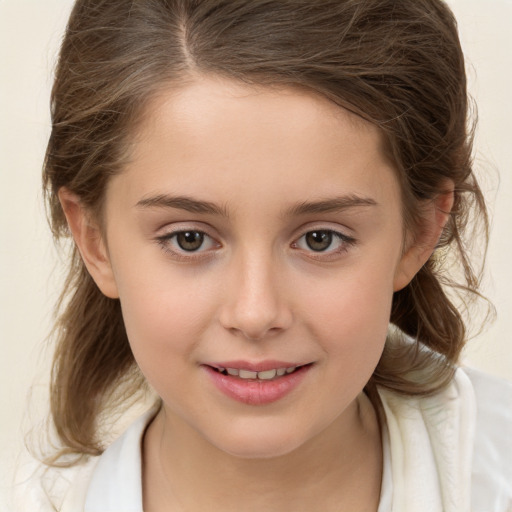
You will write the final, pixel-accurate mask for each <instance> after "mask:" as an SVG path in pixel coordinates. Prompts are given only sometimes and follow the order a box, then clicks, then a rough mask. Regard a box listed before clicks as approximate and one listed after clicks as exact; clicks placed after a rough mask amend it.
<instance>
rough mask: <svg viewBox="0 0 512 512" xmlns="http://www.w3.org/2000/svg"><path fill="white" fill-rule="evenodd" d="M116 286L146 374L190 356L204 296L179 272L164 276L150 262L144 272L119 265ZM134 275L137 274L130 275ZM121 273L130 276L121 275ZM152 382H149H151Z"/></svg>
mask: <svg viewBox="0 0 512 512" xmlns="http://www.w3.org/2000/svg"><path fill="white" fill-rule="evenodd" d="M119 274H120V275H119V279H118V289H119V295H120V302H121V308H122V312H123V319H124V322H125V327H126V332H127V335H128V340H129V342H130V346H131V348H132V351H133V354H134V357H135V359H136V361H137V363H138V364H139V366H140V367H141V370H142V371H143V373H144V374H146V376H147V377H149V380H150V382H151V380H152V379H151V377H150V375H149V374H158V372H159V369H161V368H166V371H167V372H168V371H169V369H170V368H171V367H174V369H173V371H176V372H179V371H180V368H178V367H176V365H175V364H173V361H176V360H182V359H183V358H184V357H185V358H187V357H189V358H191V355H190V354H191V353H192V352H193V350H194V346H195V344H196V343H197V340H199V339H200V338H201V333H202V332H203V331H204V329H205V328H206V326H205V317H206V316H207V315H206V314H205V311H204V309H205V307H202V306H201V304H203V305H204V300H205V298H204V297H205V296H204V294H200V293H198V291H197V290H195V289H190V282H188V285H189V286H183V285H182V283H181V280H180V278H179V276H176V275H174V276H171V277H169V276H167V275H166V274H165V271H159V270H158V269H157V268H155V267H154V266H153V269H152V271H147V272H145V273H141V272H140V271H139V272H138V273H134V272H131V271H130V269H127V268H126V269H123V271H122V272H120V273H119ZM134 275H136V276H137V277H133V276H134ZM125 276H130V277H129V278H128V279H124V277H125ZM152 384H153V383H152Z"/></svg>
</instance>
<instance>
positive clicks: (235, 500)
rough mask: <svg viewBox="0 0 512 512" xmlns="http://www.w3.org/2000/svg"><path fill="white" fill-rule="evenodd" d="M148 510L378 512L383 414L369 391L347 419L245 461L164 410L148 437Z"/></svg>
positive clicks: (347, 413) (145, 477) (145, 468)
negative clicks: (286, 449) (280, 451)
mask: <svg viewBox="0 0 512 512" xmlns="http://www.w3.org/2000/svg"><path fill="white" fill-rule="evenodd" d="M143 453H144V457H143V460H144V463H143V488H144V510H145V511H148V512H159V511H160V510H166V511H169V510H172V511H176V512H178V511H179V512H182V511H183V512H195V511H199V510H210V511H212V512H213V511H217V510H219V511H220V510H222V511H223V512H231V511H233V512H234V511H235V510H236V511H238V510H244V511H248V512H252V511H261V510H265V511H268V512H273V511H278V510H279V511H281V510H283V509H284V510H296V511H310V510H322V511H325V512H329V511H331V510H333V511H339V510H351V511H354V512H356V511H359V510H365V511H376V510H377V507H378V501H379V495H380V483H381V478H382V449H381V438H380V431H379V427H378V422H377V418H376V414H375V411H374V409H373V407H372V405H371V403H370V401H369V400H368V398H367V397H366V396H365V395H364V394H361V395H360V396H359V397H358V399H357V400H356V401H354V402H353V404H351V406H350V408H349V409H347V410H346V411H345V412H344V413H343V415H342V416H340V417H339V418H337V419H336V420H335V421H333V422H332V423H331V424H330V425H329V426H328V427H327V428H326V429H325V430H324V431H323V432H321V433H320V434H319V435H317V436H316V437H314V438H313V439H310V440H309V441H308V442H307V443H305V444H304V445H302V446H301V447H300V448H298V449H296V450H294V451H292V452H291V453H288V454H286V455H281V456H279V457H272V458H251V459H248V458H240V457H235V456H232V455H230V454H228V453H226V452H224V451H222V450H219V449H218V448H217V447H215V446H213V445H212V444H210V443H209V442H208V441H207V440H206V439H204V438H202V437H201V436H200V435H199V434H198V433H197V432H196V431H195V430H193V429H191V428H189V427H188V426H187V425H184V424H182V423H180V422H176V421H174V418H173V416H172V415H170V414H169V412H166V411H165V409H164V408H162V410H161V411H160V413H159V414H158V415H157V417H156V418H155V419H154V421H153V422H152V423H151V425H150V426H149V427H148V429H147V432H146V435H145V438H144V448H143Z"/></svg>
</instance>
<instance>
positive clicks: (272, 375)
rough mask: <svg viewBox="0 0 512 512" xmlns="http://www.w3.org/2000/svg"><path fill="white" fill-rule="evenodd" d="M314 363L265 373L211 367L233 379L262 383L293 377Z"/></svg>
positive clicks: (269, 370) (270, 370) (264, 371)
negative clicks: (287, 376)
mask: <svg viewBox="0 0 512 512" xmlns="http://www.w3.org/2000/svg"><path fill="white" fill-rule="evenodd" d="M311 364H312V363H308V364H303V365H298V366H286V367H279V368H271V369H268V370H263V371H253V370H244V369H242V368H229V367H227V368H224V367H222V366H210V368H212V369H213V370H214V371H216V372H218V373H220V374H222V375H229V376H231V377H238V378H239V379H243V380H256V381H257V380H260V381H272V380H276V379H279V378H280V377H283V376H285V375H291V374H292V373H295V372H297V371H299V370H300V369H301V368H305V367H307V366H311Z"/></svg>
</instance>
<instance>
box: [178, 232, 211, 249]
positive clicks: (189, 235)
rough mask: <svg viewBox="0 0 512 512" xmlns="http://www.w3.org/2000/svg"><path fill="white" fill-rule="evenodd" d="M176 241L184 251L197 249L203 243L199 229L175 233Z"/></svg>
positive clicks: (202, 236)
mask: <svg viewBox="0 0 512 512" xmlns="http://www.w3.org/2000/svg"><path fill="white" fill-rule="evenodd" d="M176 241H177V242H178V245H179V246H180V249H183V250H184V251H197V249H199V248H200V247H201V245H203V241H204V235H203V233H200V232H199V231H182V232H181V233H178V234H177V235H176Z"/></svg>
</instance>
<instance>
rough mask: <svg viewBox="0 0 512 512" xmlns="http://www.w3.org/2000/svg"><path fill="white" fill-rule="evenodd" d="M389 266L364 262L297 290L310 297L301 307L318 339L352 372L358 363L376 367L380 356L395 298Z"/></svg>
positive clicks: (326, 350)
mask: <svg viewBox="0 0 512 512" xmlns="http://www.w3.org/2000/svg"><path fill="white" fill-rule="evenodd" d="M390 268H392V267H391V266H388V267H387V268H386V269H383V268H382V267H381V266H379V265H376V266H375V267H373V268H372V267H370V266H364V265H361V269H360V270H358V269H356V268H352V269H350V270H349V271H347V272H344V273H343V275H339V276H337V277H336V278H333V279H330V280H329V281H326V282H324V283H320V285H319V283H318V282H317V283H316V285H315V286H309V288H310V291H309V292H308V293H305V291H304V290H302V291H298V293H297V295H298V296H303V297H307V302H305V303H304V304H303V306H302V308H303V311H304V314H305V315H307V318H308V324H309V325H310V326H311V330H313V331H314V332H313V334H314V336H315V338H316V339H318V340H320V342H321V344H322V345H323V349H324V351H325V352H327V353H328V355H329V356H332V357H340V360H342V361H345V362H346V364H345V365H344V366H346V367H347V368H348V370H349V371H351V369H352V368H354V369H355V368H356V367H358V366H368V367H372V370H373V368H374V367H375V365H376V364H377V362H378V360H379V358H380V354H381V352H382V349H383V345H384V342H385V340H386V335H387V330H388V324H389V318H390V312H391V304H392V298H393V286H392V283H393V280H392V274H393V273H392V272H391V271H390V270H389V269H390ZM311 290H313V291H311Z"/></svg>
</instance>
